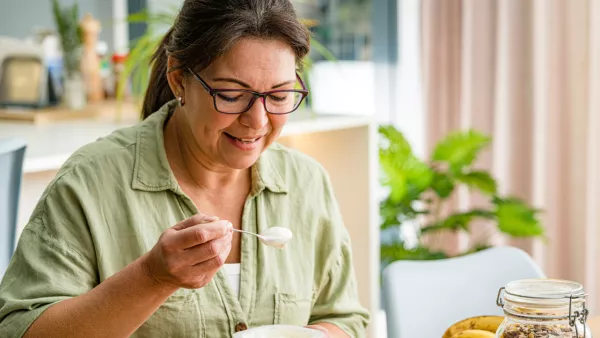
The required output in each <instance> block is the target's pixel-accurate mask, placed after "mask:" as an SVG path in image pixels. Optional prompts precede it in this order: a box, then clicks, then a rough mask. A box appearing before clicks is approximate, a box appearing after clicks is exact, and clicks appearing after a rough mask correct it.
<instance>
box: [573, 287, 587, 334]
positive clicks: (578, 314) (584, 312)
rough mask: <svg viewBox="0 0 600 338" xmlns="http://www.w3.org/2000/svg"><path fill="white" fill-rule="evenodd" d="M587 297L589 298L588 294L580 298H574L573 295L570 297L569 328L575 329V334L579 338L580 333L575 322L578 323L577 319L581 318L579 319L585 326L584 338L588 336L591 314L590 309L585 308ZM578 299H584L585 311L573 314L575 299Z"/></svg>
mask: <svg viewBox="0 0 600 338" xmlns="http://www.w3.org/2000/svg"><path fill="white" fill-rule="evenodd" d="M586 296H587V294H583V295H580V296H573V295H571V296H569V326H571V327H575V334H576V335H577V337H579V332H578V329H577V325H575V324H576V323H575V322H576V321H577V318H579V317H581V318H579V322H580V323H581V324H583V338H585V336H586V331H587V325H586V322H587V316H588V314H589V313H590V312H589V311H588V309H587V308H586V307H585V297H586ZM577 298H583V309H582V310H581V312H579V311H575V312H573V311H572V304H573V299H577Z"/></svg>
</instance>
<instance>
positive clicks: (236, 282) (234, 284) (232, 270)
mask: <svg viewBox="0 0 600 338" xmlns="http://www.w3.org/2000/svg"><path fill="white" fill-rule="evenodd" d="M223 267H224V269H225V274H227V279H229V284H230V285H231V288H232V289H233V291H234V292H235V294H236V295H237V296H238V297H239V296H240V270H241V265H240V263H234V264H225V265H223Z"/></svg>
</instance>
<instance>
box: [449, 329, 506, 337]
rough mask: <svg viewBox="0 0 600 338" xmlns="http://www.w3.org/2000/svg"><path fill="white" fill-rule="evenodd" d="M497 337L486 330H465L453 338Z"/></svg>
mask: <svg viewBox="0 0 600 338" xmlns="http://www.w3.org/2000/svg"><path fill="white" fill-rule="evenodd" d="M495 337H496V335H495V334H493V333H491V332H490V331H485V330H465V331H461V332H459V333H457V334H455V335H454V336H452V338H495Z"/></svg>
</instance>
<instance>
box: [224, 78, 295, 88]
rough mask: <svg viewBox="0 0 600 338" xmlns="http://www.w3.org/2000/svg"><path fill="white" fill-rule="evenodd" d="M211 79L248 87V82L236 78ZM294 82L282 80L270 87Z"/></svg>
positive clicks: (293, 81)
mask: <svg viewBox="0 0 600 338" xmlns="http://www.w3.org/2000/svg"><path fill="white" fill-rule="evenodd" d="M213 81H214V82H231V83H235V84H238V85H240V86H242V87H244V88H250V85H249V84H247V83H245V82H243V81H240V80H238V79H234V78H230V77H218V78H216V79H213ZM295 82H296V79H294V80H289V81H285V82H282V83H279V84H276V85H274V86H273V87H271V89H275V88H279V87H283V86H285V85H287V84H291V83H295Z"/></svg>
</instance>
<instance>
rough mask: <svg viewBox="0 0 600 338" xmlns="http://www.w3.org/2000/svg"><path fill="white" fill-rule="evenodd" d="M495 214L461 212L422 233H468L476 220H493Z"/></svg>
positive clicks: (479, 211) (425, 228) (428, 227)
mask: <svg viewBox="0 0 600 338" xmlns="http://www.w3.org/2000/svg"><path fill="white" fill-rule="evenodd" d="M494 216H495V214H494V213H493V212H491V211H488V210H484V209H473V210H470V211H467V212H460V213H456V214H452V215H450V216H448V217H446V218H445V219H443V220H441V221H440V222H438V223H436V224H433V225H429V226H426V227H424V228H422V229H421V233H422V234H424V233H428V232H433V231H439V230H450V231H458V230H465V231H468V229H469V224H470V223H471V222H472V221H473V220H474V219H476V218H483V219H493V218H494Z"/></svg>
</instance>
